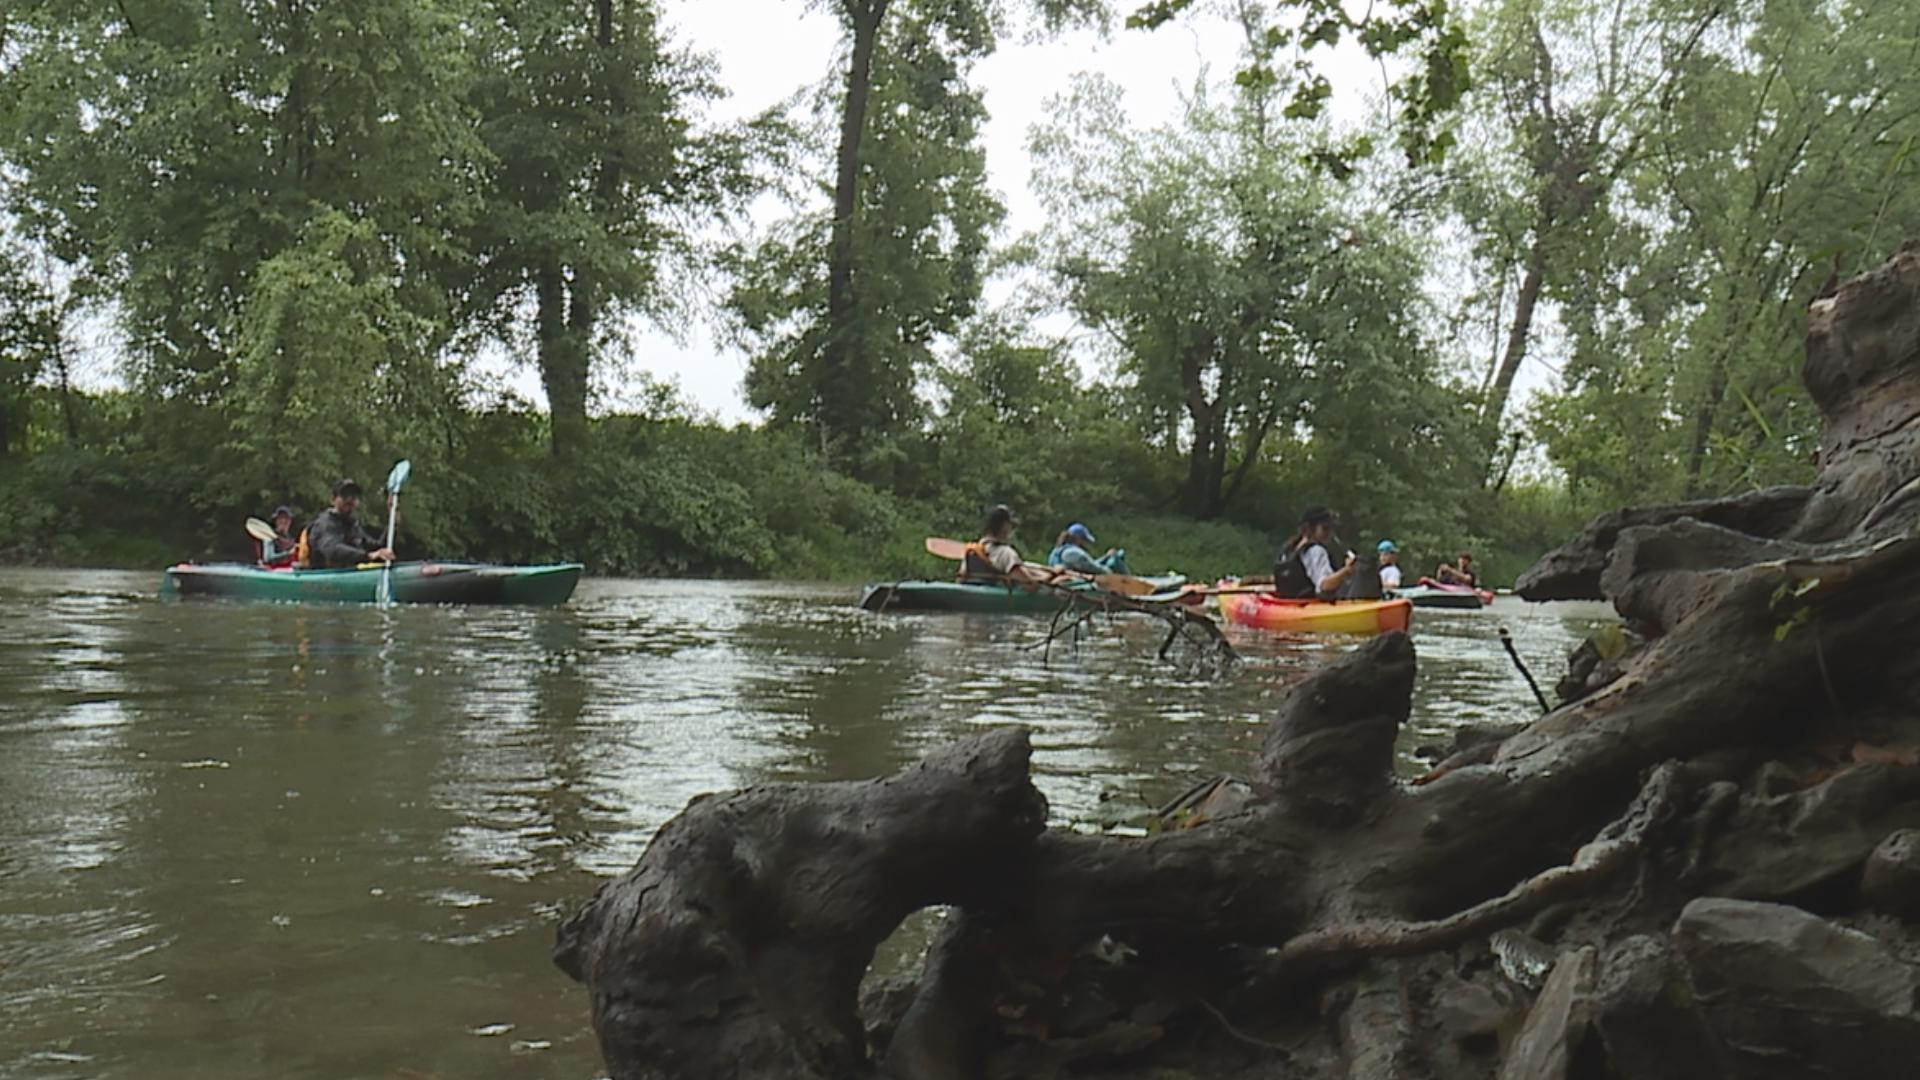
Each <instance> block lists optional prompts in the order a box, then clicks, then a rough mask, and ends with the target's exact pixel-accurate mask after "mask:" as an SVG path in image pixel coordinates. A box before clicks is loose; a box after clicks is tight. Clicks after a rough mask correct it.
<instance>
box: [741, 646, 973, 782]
mask: <svg viewBox="0 0 1920 1080" xmlns="http://www.w3.org/2000/svg"><path fill="white" fill-rule="evenodd" d="M916 636H917V635H916V633H915V631H914V628H913V627H912V626H911V625H906V624H899V623H884V624H880V625H879V626H878V627H876V625H875V624H874V623H873V622H870V621H868V620H867V617H866V613H864V612H853V611H850V612H848V613H847V616H846V618H845V619H843V620H829V621H820V620H806V621H798V620H796V621H781V620H777V619H776V620H769V621H767V622H761V623H754V624H752V625H749V626H743V627H741V628H740V630H739V631H738V633H737V634H736V635H735V640H736V642H737V644H738V647H739V648H740V649H741V651H742V652H744V653H745V654H746V655H748V656H750V657H752V658H753V666H752V667H751V669H750V673H749V674H748V675H747V676H746V677H745V678H743V679H742V680H741V681H740V688H739V702H738V706H739V708H741V709H743V710H745V711H747V712H750V713H754V714H757V715H761V716H764V717H766V718H768V720H769V721H770V723H769V729H770V731H771V732H772V733H774V734H775V737H776V738H778V739H779V741H780V742H781V744H782V745H783V747H784V749H785V751H786V759H785V761H784V762H782V763H781V764H779V765H777V766H775V767H774V769H773V770H772V771H773V772H775V773H776V774H778V775H780V776H783V777H790V778H794V779H808V780H845V779H864V778H866V777H870V776H879V775H881V774H883V773H887V772H891V771H892V770H894V769H895V768H897V767H899V765H900V764H901V763H902V762H904V761H907V760H908V759H910V758H912V757H914V756H915V755H916V754H917V753H919V751H920V750H921V749H924V747H925V745H926V740H930V739H933V738H936V737H937V735H936V733H935V732H934V731H933V730H932V729H931V728H930V726H929V725H928V724H927V723H924V722H923V721H924V720H926V719H929V718H925V717H921V716H917V715H915V714H914V713H913V712H912V711H910V710H903V709H902V708H900V705H901V702H902V700H903V699H904V698H906V697H908V696H909V695H910V693H911V690H912V687H913V684H914V681H915V678H916V676H917V675H918V674H919V665H918V663H917V662H916V660H915V658H914V657H913V655H912V654H913V647H914V642H915V638H916Z"/></svg>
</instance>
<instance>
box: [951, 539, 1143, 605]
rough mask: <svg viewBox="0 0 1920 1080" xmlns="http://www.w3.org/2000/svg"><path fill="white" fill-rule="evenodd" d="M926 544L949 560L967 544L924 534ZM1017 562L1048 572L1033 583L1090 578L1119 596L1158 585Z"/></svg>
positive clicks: (960, 558) (963, 553) (958, 557)
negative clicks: (1040, 580) (1039, 580)
mask: <svg viewBox="0 0 1920 1080" xmlns="http://www.w3.org/2000/svg"><path fill="white" fill-rule="evenodd" d="M926 547H927V554H929V555H932V556H933V557H935V558H937V559H952V560H954V561H956V562H964V561H966V558H967V545H965V544H963V543H961V542H960V541H958V540H949V539H946V538H944V537H939V536H929V537H927V541H926ZM1021 565H1022V566H1033V567H1036V568H1037V569H1040V570H1044V571H1045V572H1047V573H1049V574H1051V575H1052V577H1051V578H1050V579H1049V580H1047V581H1043V582H1035V584H1040V585H1051V584H1054V583H1055V582H1057V581H1059V580H1060V579H1061V578H1063V577H1065V578H1067V579H1068V580H1070V581H1092V582H1093V583H1094V585H1095V586H1096V587H1098V588H1101V589H1104V590H1106V591H1107V592H1111V593H1119V594H1120V595H1122V596H1147V595H1150V594H1152V593H1156V592H1159V591H1160V587H1159V586H1158V585H1155V584H1154V583H1153V582H1151V581H1148V580H1147V579H1146V578H1140V577H1134V576H1133V575H1132V574H1083V573H1081V572H1080V571H1078V570H1070V569H1067V568H1065V567H1056V566H1046V567H1041V566H1039V565H1038V564H1036V563H1022V564H1021ZM1000 576H1002V577H1007V578H1008V580H1009V581H1010V582H1011V581H1012V578H1011V577H1009V576H1008V575H1006V574H1001V575H1000Z"/></svg>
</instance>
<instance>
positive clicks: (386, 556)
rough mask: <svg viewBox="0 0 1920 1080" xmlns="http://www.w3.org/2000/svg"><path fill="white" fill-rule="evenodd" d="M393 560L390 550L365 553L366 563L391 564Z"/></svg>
mask: <svg viewBox="0 0 1920 1080" xmlns="http://www.w3.org/2000/svg"><path fill="white" fill-rule="evenodd" d="M393 559H394V555H393V549H392V548H386V547H383V548H381V549H380V550H378V551H369V552H367V561H368V562H392V561H393Z"/></svg>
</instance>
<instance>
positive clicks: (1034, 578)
mask: <svg viewBox="0 0 1920 1080" xmlns="http://www.w3.org/2000/svg"><path fill="white" fill-rule="evenodd" d="M1019 524H1020V519H1019V518H1016V517H1014V516H1013V511H1012V510H1011V509H1008V508H1007V507H1006V506H1005V505H1001V506H996V507H994V508H993V509H991V510H988V511H987V513H986V516H985V518H984V519H983V520H982V521H981V523H980V539H978V540H976V541H974V542H973V543H971V544H968V545H967V552H966V555H965V557H964V558H963V559H962V560H961V562H960V581H961V582H962V583H963V584H973V585H1027V586H1033V585H1038V584H1042V583H1045V582H1047V581H1050V580H1052V578H1053V576H1054V575H1053V574H1051V573H1049V572H1047V571H1045V570H1043V569H1041V568H1039V567H1036V566H1032V565H1029V564H1028V563H1025V562H1022V561H1021V559H1020V552H1019V550H1018V549H1016V548H1015V547H1014V546H1013V531H1014V529H1015V528H1017V527H1018V526H1019Z"/></svg>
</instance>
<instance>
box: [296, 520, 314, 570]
mask: <svg viewBox="0 0 1920 1080" xmlns="http://www.w3.org/2000/svg"><path fill="white" fill-rule="evenodd" d="M309 527H311V526H309ZM293 565H295V566H297V567H299V568H300V569H302V570H305V569H308V568H309V567H311V566H312V565H313V548H312V546H311V545H309V544H308V543H307V530H306V529H301V530H300V542H299V543H297V544H295V545H294V546H293Z"/></svg>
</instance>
